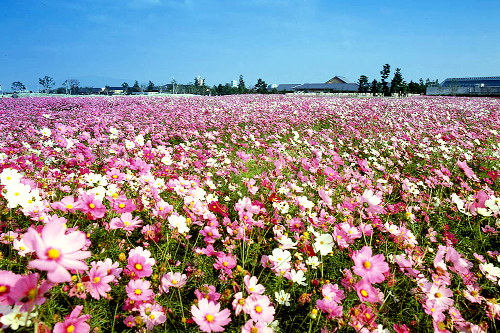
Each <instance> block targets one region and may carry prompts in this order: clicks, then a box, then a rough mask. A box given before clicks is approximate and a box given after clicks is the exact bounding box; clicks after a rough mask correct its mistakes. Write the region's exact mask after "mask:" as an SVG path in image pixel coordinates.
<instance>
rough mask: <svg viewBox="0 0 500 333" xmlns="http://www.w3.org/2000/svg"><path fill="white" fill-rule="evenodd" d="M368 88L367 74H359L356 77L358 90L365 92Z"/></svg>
mask: <svg viewBox="0 0 500 333" xmlns="http://www.w3.org/2000/svg"><path fill="white" fill-rule="evenodd" d="M368 90H370V83H369V82H368V76H366V75H361V76H360V77H359V79H358V92H360V93H366V92H368Z"/></svg>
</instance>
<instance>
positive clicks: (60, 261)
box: [23, 222, 91, 283]
mask: <svg viewBox="0 0 500 333" xmlns="http://www.w3.org/2000/svg"><path fill="white" fill-rule="evenodd" d="M23 238H24V241H25V242H26V243H27V244H28V246H29V247H31V248H33V249H35V252H36V255H37V257H38V259H35V260H32V261H30V263H29V264H30V266H31V267H33V268H36V269H39V270H41V271H47V272H48V273H47V277H48V279H49V280H50V281H52V282H55V283H60V282H70V281H71V274H70V273H69V272H68V270H69V269H78V270H81V271H86V270H87V268H88V266H87V264H86V263H84V262H83V261H81V260H82V259H86V258H88V257H90V255H91V253H90V252H89V251H81V249H82V248H83V247H84V246H85V242H86V238H87V237H86V235H85V234H84V233H83V232H81V231H73V232H70V233H68V234H65V228H64V225H62V224H60V223H58V222H50V223H47V224H46V225H45V226H44V228H43V229H42V232H41V234H38V232H37V231H36V230H35V229H34V228H29V229H28V231H27V232H26V234H25V235H24V237H23Z"/></svg>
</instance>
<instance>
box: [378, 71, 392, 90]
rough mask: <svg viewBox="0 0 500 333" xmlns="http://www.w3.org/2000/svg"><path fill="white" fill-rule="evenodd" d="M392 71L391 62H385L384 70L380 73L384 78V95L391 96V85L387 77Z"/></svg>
mask: <svg viewBox="0 0 500 333" xmlns="http://www.w3.org/2000/svg"><path fill="white" fill-rule="evenodd" d="M390 73H391V66H390V65H389V64H385V65H384V67H383V68H382V70H381V71H380V75H381V78H382V80H381V81H382V92H383V93H384V96H390V95H391V94H390V91H389V87H388V85H387V78H388V77H389V74H390Z"/></svg>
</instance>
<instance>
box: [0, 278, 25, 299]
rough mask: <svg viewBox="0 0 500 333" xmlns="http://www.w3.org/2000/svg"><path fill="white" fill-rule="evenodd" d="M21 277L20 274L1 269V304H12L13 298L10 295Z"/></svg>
mask: <svg viewBox="0 0 500 333" xmlns="http://www.w3.org/2000/svg"><path fill="white" fill-rule="evenodd" d="M20 278H21V276H20V275H17V274H16V273H13V272H10V271H0V305H12V304H14V301H15V300H13V299H11V298H10V297H9V295H10V291H11V289H12V287H13V286H14V285H15V284H16V282H17V281H18V280H19V279H20Z"/></svg>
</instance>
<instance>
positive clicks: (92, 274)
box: [89, 262, 115, 299]
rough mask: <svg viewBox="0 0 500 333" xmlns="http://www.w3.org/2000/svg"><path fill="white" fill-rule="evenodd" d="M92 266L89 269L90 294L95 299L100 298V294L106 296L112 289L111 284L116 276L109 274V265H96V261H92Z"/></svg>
mask: <svg viewBox="0 0 500 333" xmlns="http://www.w3.org/2000/svg"><path fill="white" fill-rule="evenodd" d="M91 264H92V268H91V269H90V271H89V278H90V287H91V288H90V295H91V296H92V297H94V298H95V299H99V298H100V296H102V297H106V293H107V292H108V291H110V290H111V286H110V285H109V283H110V282H112V281H113V280H114V279H115V277H114V276H113V275H108V266H107V265H101V266H99V267H96V264H95V262H92V263H91Z"/></svg>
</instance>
